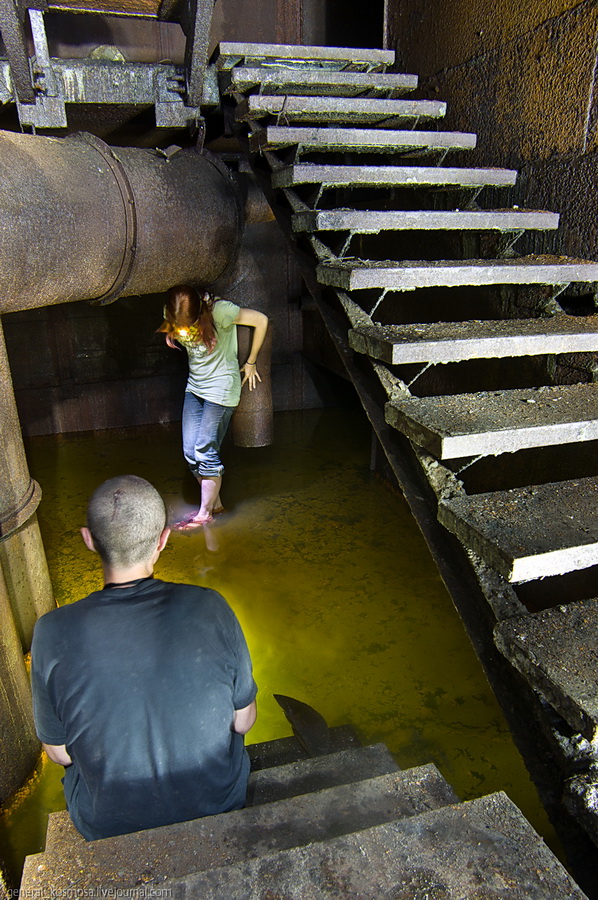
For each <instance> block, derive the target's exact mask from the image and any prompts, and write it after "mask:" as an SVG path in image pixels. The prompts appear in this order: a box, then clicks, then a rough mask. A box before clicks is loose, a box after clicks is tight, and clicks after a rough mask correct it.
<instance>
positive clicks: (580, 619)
mask: <svg viewBox="0 0 598 900" xmlns="http://www.w3.org/2000/svg"><path fill="white" fill-rule="evenodd" d="M494 642H495V644H496V646H497V647H498V649H499V650H500V651H501V653H502V654H503V655H504V656H506V658H507V659H508V660H509V661H510V662H511V663H512V664H513V665H514V666H515V668H516V669H518V670H519V671H520V672H521V673H522V675H524V676H525V678H526V679H527V681H529V683H530V684H531V685H532V686H533V687H534V688H535V690H537V691H538V693H540V694H541V695H542V696H543V697H544V699H545V700H547V701H548V703H550V705H551V706H552V707H553V708H554V709H556V711H557V712H558V713H559V715H561V716H562V717H563V719H564V720H565V721H566V722H567V723H568V724H569V726H570V727H571V728H572V730H573V732H574V733H575V734H582V735H583V736H584V737H585V738H586V740H588V741H596V740H597V739H598V600H596V599H592V600H580V601H577V602H574V603H569V604H568V605H567V606H557V607H556V608H555V609H546V610H544V611H542V612H538V613H533V614H532V615H527V616H521V617H519V616H517V617H515V618H513V619H507V620H506V621H504V622H500V623H499V624H498V625H497V626H496V627H495V629H494Z"/></svg>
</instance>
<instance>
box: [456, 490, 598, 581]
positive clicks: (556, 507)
mask: <svg viewBox="0 0 598 900" xmlns="http://www.w3.org/2000/svg"><path fill="white" fill-rule="evenodd" d="M438 520H439V521H440V522H441V523H442V524H443V525H444V526H445V527H446V528H448V530H449V531H452V532H453V534H455V535H456V536H457V537H458V538H459V540H460V541H461V543H462V544H463V545H464V546H465V547H466V548H468V549H471V550H473V551H474V552H475V553H477V555H478V556H480V557H481V558H482V559H483V560H484V561H485V562H486V563H487V564H488V565H489V566H490V567H491V568H494V569H496V570H497V571H498V572H499V573H500V574H501V575H502V576H503V578H505V579H506V580H507V581H510V582H513V583H517V582H523V581H532V580H534V579H536V578H544V577H546V576H551V575H562V574H564V573H565V572H573V571H576V570H577V569H585V568H588V567H590V566H595V565H597V564H598V477H595V476H594V477H591V478H578V479H575V480H574V481H561V482H552V483H550V484H542V485H531V486H529V487H524V488H515V489H513V490H510V491H500V492H496V493H488V494H476V495H474V496H467V495H465V494H463V495H462V496H456V497H451V498H449V499H445V500H442V501H441V502H440V503H439V505H438Z"/></svg>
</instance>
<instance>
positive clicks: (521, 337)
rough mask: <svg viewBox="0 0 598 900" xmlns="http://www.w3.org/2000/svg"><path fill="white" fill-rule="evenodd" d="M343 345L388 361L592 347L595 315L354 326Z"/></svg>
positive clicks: (597, 332)
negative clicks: (346, 344)
mask: <svg viewBox="0 0 598 900" xmlns="http://www.w3.org/2000/svg"><path fill="white" fill-rule="evenodd" d="M349 346H350V347H351V348H352V349H353V350H356V351H357V352H358V353H365V354H367V355H368V356H372V357H373V358H374V359H380V360H382V361H383V362H387V363H390V364H401V363H428V362H432V363H449V362H461V361H462V360H466V359H499V358H503V357H508V356H513V357H515V356H538V355H541V354H544V353H546V354H555V353H595V352H598V316H567V315H564V314H563V315H560V314H559V315H557V316H552V317H551V318H548V319H498V320H492V321H477V320H474V321H471V322H433V323H431V324H416V325H360V326H359V328H353V329H351V331H349Z"/></svg>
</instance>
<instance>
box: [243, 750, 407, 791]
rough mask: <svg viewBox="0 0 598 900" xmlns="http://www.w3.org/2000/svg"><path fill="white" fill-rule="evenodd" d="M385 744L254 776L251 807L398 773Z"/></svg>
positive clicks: (261, 772)
mask: <svg viewBox="0 0 598 900" xmlns="http://www.w3.org/2000/svg"><path fill="white" fill-rule="evenodd" d="M398 768H399V767H398V766H397V764H396V762H395V760H394V759H393V757H392V755H391V753H390V751H389V750H388V748H387V747H386V745H385V744H372V745H370V746H367V747H356V748H353V749H350V750H343V751H340V752H337V753H328V754H326V755H325V756H318V757H314V758H312V759H306V760H299V761H297V762H295V763H289V764H286V765H280V766H272V767H270V768H267V769H262V770H260V771H259V772H252V773H251V775H250V778H249V790H248V806H249V805H250V806H257V805H259V804H260V803H273V802H274V801H276V800H286V799H288V798H289V797H296V796H298V795H299V794H307V793H311V792H313V791H319V790H322V789H323V788H330V787H335V786H337V785H339V784H350V783H351V782H354V781H360V780H362V779H365V778H373V777H374V776H377V775H388V774H390V773H392V772H397V771H398Z"/></svg>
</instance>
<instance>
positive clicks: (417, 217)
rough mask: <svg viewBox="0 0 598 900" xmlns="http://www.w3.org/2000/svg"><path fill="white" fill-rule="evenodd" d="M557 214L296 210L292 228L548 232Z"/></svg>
mask: <svg viewBox="0 0 598 900" xmlns="http://www.w3.org/2000/svg"><path fill="white" fill-rule="evenodd" d="M558 224H559V217H558V214H557V213H551V212H545V211H543V210H526V209H500V210H467V209H464V210H427V209H422V210H394V209H393V210H361V209H359V210H358V209H326V210H309V211H307V212H300V213H295V215H294V216H293V219H292V225H293V231H295V232H302V231H307V232H313V231H352V232H355V233H356V234H377V233H378V232H379V231H403V230H415V231H444V230H447V231H452V230H457V231H465V230H475V231H520V230H529V231H549V230H552V229H554V228H558Z"/></svg>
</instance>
